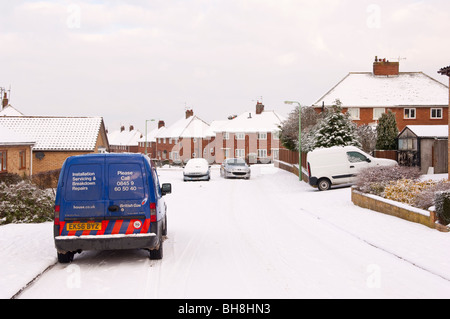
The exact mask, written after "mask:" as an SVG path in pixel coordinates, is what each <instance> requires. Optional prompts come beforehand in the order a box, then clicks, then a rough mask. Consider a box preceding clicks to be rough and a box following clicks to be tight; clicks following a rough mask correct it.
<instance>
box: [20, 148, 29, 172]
mask: <svg viewBox="0 0 450 319" xmlns="http://www.w3.org/2000/svg"><path fill="white" fill-rule="evenodd" d="M26 156H27V152H26V151H20V152H19V169H25V168H26V166H27V158H26Z"/></svg>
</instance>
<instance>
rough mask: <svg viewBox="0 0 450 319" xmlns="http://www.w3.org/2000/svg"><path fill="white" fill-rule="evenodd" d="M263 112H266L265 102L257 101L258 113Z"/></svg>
mask: <svg viewBox="0 0 450 319" xmlns="http://www.w3.org/2000/svg"><path fill="white" fill-rule="evenodd" d="M262 112H264V104H262V103H261V102H257V103H256V114H261V113H262Z"/></svg>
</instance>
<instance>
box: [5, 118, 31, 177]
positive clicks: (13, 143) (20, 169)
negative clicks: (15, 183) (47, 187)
mask: <svg viewBox="0 0 450 319" xmlns="http://www.w3.org/2000/svg"><path fill="white" fill-rule="evenodd" d="M34 145H35V142H34V139H33V138H31V137H25V136H23V135H22V134H19V133H16V132H14V131H12V130H10V129H8V128H6V127H3V126H1V125H0V174H4V173H10V174H17V175H20V176H21V177H25V176H31V175H32V174H33V169H32V159H33V158H32V154H33V147H34Z"/></svg>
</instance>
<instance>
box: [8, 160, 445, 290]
mask: <svg viewBox="0 0 450 319" xmlns="http://www.w3.org/2000/svg"><path fill="white" fill-rule="evenodd" d="M159 174H160V181H161V182H170V183H172V186H173V193H172V194H171V195H168V196H167V197H166V201H167V204H168V207H169V212H168V213H169V215H168V217H169V219H168V229H169V232H168V238H167V240H166V241H165V243H164V258H163V260H161V261H150V260H149V259H148V253H146V252H145V251H105V252H83V253H82V254H81V255H75V260H74V262H73V263H72V264H70V265H61V264H56V265H55V266H53V267H52V268H51V269H50V270H48V271H47V272H46V273H44V274H43V275H42V276H40V277H39V278H38V280H36V282H34V284H33V285H31V286H30V287H28V288H27V289H25V290H24V291H23V293H22V294H20V295H19V297H20V298H170V299H173V298H227V299H229V298H239V299H240V298H274V299H277V298H288V299H289V298H449V297H450V254H448V247H450V236H449V234H446V233H440V232H438V231H436V230H432V229H429V228H427V227H425V226H422V225H418V224H414V223H410V222H407V221H404V220H401V219H398V218H395V217H391V216H386V215H383V214H379V213H376V212H372V211H370V210H365V209H361V208H359V207H356V206H354V205H353V204H352V202H351V200H350V192H351V190H350V188H349V187H347V188H340V189H333V190H331V191H328V192H318V191H316V190H315V189H313V188H311V187H309V186H308V185H307V184H305V183H300V182H299V181H298V179H297V177H296V176H294V175H292V174H289V173H287V172H284V171H282V170H278V169H276V168H274V167H273V166H271V165H260V166H253V167H252V179H251V180H248V181H246V180H225V179H222V178H221V177H219V172H218V170H217V168H216V167H215V168H214V169H213V172H212V180H211V181H210V182H190V183H184V182H183V181H182V172H181V170H179V169H161V170H160V171H159ZM32 235H33V236H32ZM51 236H52V225H51V224H44V225H8V226H4V227H0V244H1V245H2V250H1V251H0V267H1V269H2V272H3V274H4V276H3V278H0V297H2V298H10V297H11V296H12V295H13V294H14V293H16V292H17V291H18V290H19V289H20V288H21V287H23V286H24V285H25V284H26V283H27V282H28V281H30V280H31V279H32V278H33V277H34V276H36V275H37V274H39V272H40V271H42V270H44V269H45V268H46V267H47V266H48V265H51V264H53V263H54V262H55V261H56V256H55V255H56V252H55V251H54V247H53V242H52V237H51ZM35 237H37V238H38V241H36V240H35ZM22 246H23V247H24V248H23V249H22V248H21V247H22ZM5 247H6V248H5ZM38 250H39V251H38ZM33 269H34V270H35V273H33Z"/></svg>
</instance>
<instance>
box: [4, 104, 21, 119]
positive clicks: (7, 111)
mask: <svg viewBox="0 0 450 319" xmlns="http://www.w3.org/2000/svg"><path fill="white" fill-rule="evenodd" d="M0 116H23V114H22V113H21V112H19V111H18V110H16V109H15V108H14V107H12V106H11V105H7V106H5V107H4V108H3V109H2V110H0Z"/></svg>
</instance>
